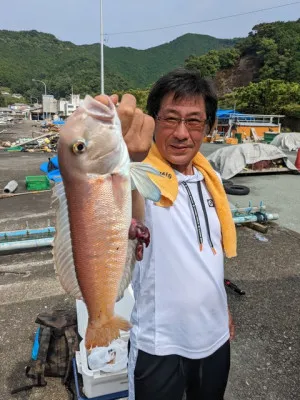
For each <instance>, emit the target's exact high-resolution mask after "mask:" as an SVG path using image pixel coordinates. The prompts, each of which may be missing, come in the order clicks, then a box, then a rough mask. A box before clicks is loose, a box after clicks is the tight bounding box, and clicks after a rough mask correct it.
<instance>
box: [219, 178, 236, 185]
mask: <svg viewBox="0 0 300 400" xmlns="http://www.w3.org/2000/svg"><path fill="white" fill-rule="evenodd" d="M222 183H223V185H224V186H225V185H226V186H232V185H234V183H233V182H232V181H229V180H227V179H222Z"/></svg>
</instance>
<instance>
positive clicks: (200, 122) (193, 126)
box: [156, 115, 209, 131]
mask: <svg viewBox="0 0 300 400" xmlns="http://www.w3.org/2000/svg"><path fill="white" fill-rule="evenodd" d="M156 119H157V120H158V121H159V122H160V124H161V125H162V126H163V127H165V128H167V129H176V128H177V127H178V125H179V124H180V123H181V122H183V123H184V125H185V126H186V127H187V129H188V130H189V131H202V130H203V129H204V127H205V125H206V124H207V123H208V121H209V120H208V119H197V118H188V119H185V118H174V117H169V118H163V117H159V116H158V115H157V116H156Z"/></svg>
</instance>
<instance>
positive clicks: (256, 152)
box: [207, 143, 298, 179]
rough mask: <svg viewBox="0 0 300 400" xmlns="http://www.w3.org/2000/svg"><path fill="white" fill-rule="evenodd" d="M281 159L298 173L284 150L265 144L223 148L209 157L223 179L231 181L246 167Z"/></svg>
mask: <svg viewBox="0 0 300 400" xmlns="http://www.w3.org/2000/svg"><path fill="white" fill-rule="evenodd" d="M281 158H282V159H283V160H284V163H285V166H286V167H287V168H289V169H290V170H292V171H295V172H298V170H297V168H296V167H295V166H294V164H292V163H291V162H290V161H289V159H288V158H287V156H286V155H285V154H284V152H283V151H282V150H280V149H278V148H277V147H275V146H272V145H270V144H265V143H243V144H239V145H231V146H228V147H222V148H221V149H218V150H217V151H214V152H213V153H212V154H210V155H209V156H208V157H207V159H208V160H209V161H210V163H211V165H212V167H213V168H214V169H215V170H217V171H218V172H219V173H220V175H221V177H222V178H223V179H230V178H232V177H234V176H235V175H237V174H239V173H241V172H242V171H243V169H244V168H245V167H246V165H249V164H254V163H257V162H258V161H264V160H277V159H281Z"/></svg>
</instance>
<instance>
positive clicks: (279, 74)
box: [185, 19, 300, 117]
mask: <svg viewBox="0 0 300 400" xmlns="http://www.w3.org/2000/svg"><path fill="white" fill-rule="evenodd" d="M185 65H186V67H187V68H190V69H197V70H199V71H200V72H201V74H202V75H203V76H206V77H210V78H212V79H214V80H215V82H216V86H217V89H218V91H219V95H220V97H221V101H220V105H221V106H223V107H228V108H233V107H234V106H235V107H236V109H238V110H239V111H243V112H250V113H251V112H252V113H284V114H285V115H288V116H295V117H299V116H300V84H299V82H300V19H298V20H297V21H291V22H274V23H263V24H259V25H256V26H254V28H253V30H252V31H251V32H250V33H249V35H248V37H247V38H245V39H241V40H239V41H238V42H237V43H236V45H235V46H234V47H233V48H230V49H222V50H212V51H209V52H208V53H207V54H205V55H202V56H194V55H192V56H190V57H188V58H187V59H186V61H185Z"/></svg>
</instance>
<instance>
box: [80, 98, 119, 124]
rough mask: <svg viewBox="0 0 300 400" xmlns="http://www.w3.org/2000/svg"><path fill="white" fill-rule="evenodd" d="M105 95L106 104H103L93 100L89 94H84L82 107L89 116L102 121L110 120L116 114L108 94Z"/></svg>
mask: <svg viewBox="0 0 300 400" xmlns="http://www.w3.org/2000/svg"><path fill="white" fill-rule="evenodd" d="M105 97H106V100H107V105H106V104H103V103H102V102H101V101H98V100H95V99H94V98H93V97H91V96H89V95H86V96H85V99H84V101H83V104H82V107H83V109H84V110H85V112H86V113H87V114H88V115H90V116H91V117H93V118H96V119H99V120H100V121H104V122H112V121H113V119H114V117H115V114H116V109H115V105H114V103H113V102H112V100H111V98H110V97H109V96H105Z"/></svg>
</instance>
